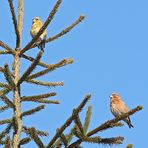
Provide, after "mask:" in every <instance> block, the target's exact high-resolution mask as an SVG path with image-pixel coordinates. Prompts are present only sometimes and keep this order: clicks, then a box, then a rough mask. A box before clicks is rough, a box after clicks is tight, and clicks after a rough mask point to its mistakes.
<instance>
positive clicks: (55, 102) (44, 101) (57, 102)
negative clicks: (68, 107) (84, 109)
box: [28, 100, 60, 104]
mask: <svg viewBox="0 0 148 148" xmlns="http://www.w3.org/2000/svg"><path fill="white" fill-rule="evenodd" d="M28 101H32V102H36V103H42V104H60V102H59V101H58V100H28Z"/></svg>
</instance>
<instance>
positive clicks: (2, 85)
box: [0, 82, 11, 89]
mask: <svg viewBox="0 0 148 148" xmlns="http://www.w3.org/2000/svg"><path fill="white" fill-rule="evenodd" d="M0 87H5V88H8V89H11V87H10V85H8V84H7V83H1V82H0Z"/></svg>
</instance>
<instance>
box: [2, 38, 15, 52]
mask: <svg viewBox="0 0 148 148" xmlns="http://www.w3.org/2000/svg"><path fill="white" fill-rule="evenodd" d="M0 46H1V47H3V48H4V49H6V50H8V51H9V52H10V53H11V54H13V55H14V54H15V51H14V50H13V49H11V48H10V47H9V46H8V45H6V44H5V43H4V42H2V41H1V40H0Z"/></svg>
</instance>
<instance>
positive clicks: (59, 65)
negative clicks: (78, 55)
mask: <svg viewBox="0 0 148 148" xmlns="http://www.w3.org/2000/svg"><path fill="white" fill-rule="evenodd" d="M72 63H73V59H64V60H62V61H60V62H58V63H56V64H51V65H48V68H47V69H45V70H42V71H40V72H37V73H35V74H32V75H30V76H29V77H28V79H34V78H37V77H40V76H43V75H45V74H47V73H48V72H51V71H53V70H55V69H57V68H60V67H62V66H65V65H67V64H72Z"/></svg>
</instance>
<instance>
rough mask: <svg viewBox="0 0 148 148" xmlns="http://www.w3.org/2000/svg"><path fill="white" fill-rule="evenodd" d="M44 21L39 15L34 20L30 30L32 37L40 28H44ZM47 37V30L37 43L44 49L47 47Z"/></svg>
mask: <svg viewBox="0 0 148 148" xmlns="http://www.w3.org/2000/svg"><path fill="white" fill-rule="evenodd" d="M42 26H43V23H42V21H41V19H40V18H39V17H35V18H34V19H33V20H32V26H31V30H30V34H31V36H32V37H34V36H36V35H37V33H38V32H39V30H40V29H41V28H42ZM46 37H47V31H46V30H45V31H44V32H43V33H42V34H41V35H40V37H39V39H38V41H37V42H36V45H37V46H38V48H39V49H41V50H42V51H44V48H45V41H46Z"/></svg>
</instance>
